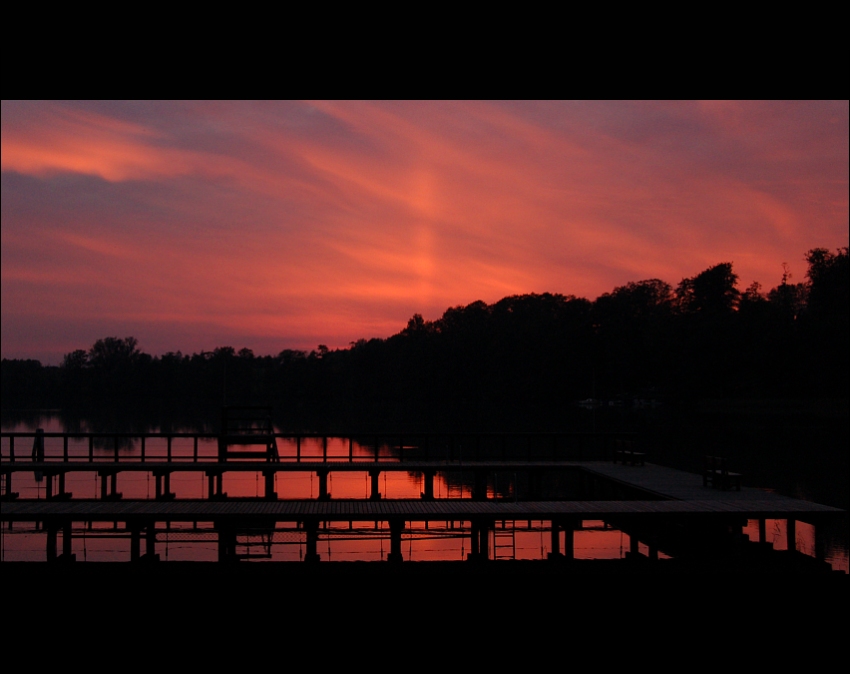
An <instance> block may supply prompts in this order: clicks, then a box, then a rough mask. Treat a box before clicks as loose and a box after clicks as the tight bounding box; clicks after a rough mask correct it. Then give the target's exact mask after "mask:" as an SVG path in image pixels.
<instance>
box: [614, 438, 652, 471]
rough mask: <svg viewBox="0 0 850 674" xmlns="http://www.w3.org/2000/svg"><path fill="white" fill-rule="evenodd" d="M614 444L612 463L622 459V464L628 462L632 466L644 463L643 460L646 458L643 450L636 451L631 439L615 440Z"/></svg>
mask: <svg viewBox="0 0 850 674" xmlns="http://www.w3.org/2000/svg"><path fill="white" fill-rule="evenodd" d="M615 442H616V446H615V448H614V463H617V461H622V462H623V465H625V464H627V463H628V464H630V465H632V466H636V465H638V464H640V465H641V466H642V465H644V461H645V460H646V453H645V452H637V451H635V450H634V448H633V447H632V441H631V440H616V441H615Z"/></svg>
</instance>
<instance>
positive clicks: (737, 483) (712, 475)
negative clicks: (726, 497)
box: [702, 455, 741, 491]
mask: <svg viewBox="0 0 850 674" xmlns="http://www.w3.org/2000/svg"><path fill="white" fill-rule="evenodd" d="M726 463H727V462H726V458H725V457H722V456H709V455H706V457H705V461H704V463H703V469H702V486H703V487H713V488H715V489H722V490H723V491H728V490H729V489H731V488H732V487H733V486H734V487H735V489H736V490H738V491H741V473H732V472H730V471H729V468H728V467H727V465H726Z"/></svg>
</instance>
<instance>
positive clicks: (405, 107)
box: [2, 101, 848, 362]
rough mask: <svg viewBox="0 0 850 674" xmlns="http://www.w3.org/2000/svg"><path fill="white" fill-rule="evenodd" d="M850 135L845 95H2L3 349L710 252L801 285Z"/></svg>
mask: <svg viewBox="0 0 850 674" xmlns="http://www.w3.org/2000/svg"><path fill="white" fill-rule="evenodd" d="M847 148H848V105H847V102H846V101H839V102H829V101H826V102H788V103H786V102H665V103H655V102H635V103H632V102H614V103H609V102H557V101H547V102H504V103H501V102H481V101H473V102H467V101H453V102H451V101H450V102H427V101H426V102H410V101H404V102H324V101H313V102H303V103H302V102H281V103H268V102H265V103H244V102H239V103H230V102H193V103H133V102H124V103H108V102H102V103H60V102H38V103H29V102H8V101H4V102H3V108H2V181H3V182H2V189H3V201H2V209H3V211H2V312H3V314H2V318H3V320H2V346H3V357H37V358H40V359H42V360H44V361H45V362H58V361H59V360H60V359H61V355H62V353H64V352H66V351H67V350H68V343H69V341H71V340H72V339H75V340H81V341H80V342H79V343H76V344H75V345H74V346H73V348H86V347H87V346H89V345H90V344H91V343H92V342H93V341H94V340H95V339H98V338H100V337H103V336H105V334H106V333H108V334H117V335H122V336H123V335H124V334H134V335H135V336H136V337H138V338H139V339H140V346H141V347H142V348H143V349H145V350H148V351H149V352H152V353H162V352H165V351H169V350H177V349H181V350H183V351H184V352H191V351H198V350H201V349H211V348H214V347H216V346H221V345H223V344H232V345H233V346H237V347H241V346H243V345H244V346H248V347H250V348H252V349H254V351H255V352H256V353H277V352H278V351H280V350H282V349H284V348H306V349H309V348H314V347H315V345H316V344H317V343H318V342H319V341H321V342H322V343H326V344H328V345H329V346H331V347H337V346H346V345H347V344H348V343H349V342H350V341H353V340H356V339H359V338H361V337H366V338H369V337H386V336H388V335H390V334H393V333H394V332H397V331H398V330H400V329H401V328H402V327H404V325H405V324H406V321H407V319H408V318H409V317H410V316H411V315H412V314H413V313H421V314H423V315H424V316H425V317H426V318H429V319H433V318H437V317H438V316H439V315H441V314H442V312H443V311H444V310H445V309H446V308H447V307H449V306H456V305H458V304H466V303H469V302H471V301H474V300H478V299H482V300H484V301H487V302H493V301H496V300H498V299H500V298H501V297H503V296H505V295H508V294H521V293H527V292H559V293H563V294H575V295H578V296H584V297H588V298H589V299H593V298H595V297H597V296H598V295H599V294H601V293H603V292H607V291H610V290H611V289H613V288H614V287H615V286H617V285H622V284H624V283H627V282H629V281H636V280H640V279H645V278H653V277H657V278H661V279H664V280H666V281H668V282H669V283H671V284H676V283H677V282H678V281H679V280H681V278H683V277H684V276H692V275H694V274H695V273H698V272H699V271H702V270H703V269H705V268H707V267H708V266H710V265H713V264H716V263H718V262H721V261H731V262H733V263H734V265H735V270H736V272H737V273H738V274H739V275H740V277H741V283H742V285H748V284H749V283H750V282H751V281H753V280H758V281H760V282H761V283H762V284H763V285H764V286H766V287H772V286H773V285H776V284H777V283H778V281H779V279H780V277H781V273H782V268H781V264H782V262H788V263H789V264H790V265H791V268H792V271H794V272H796V278H798V279H800V280H801V279H802V275H803V273H804V270H805V266H804V262H803V254H804V253H805V251H806V250H808V249H810V248H812V247H816V246H825V247H830V248H835V247H838V246H843V245H847V237H848V227H847V222H848V197H847V194H848V150H847ZM47 325H49V326H50V327H49V328H47V329H46V328H45V326H47ZM63 326H66V327H65V328H63ZM104 330H106V333H104Z"/></svg>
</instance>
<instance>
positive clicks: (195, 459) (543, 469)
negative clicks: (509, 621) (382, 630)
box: [0, 433, 847, 571]
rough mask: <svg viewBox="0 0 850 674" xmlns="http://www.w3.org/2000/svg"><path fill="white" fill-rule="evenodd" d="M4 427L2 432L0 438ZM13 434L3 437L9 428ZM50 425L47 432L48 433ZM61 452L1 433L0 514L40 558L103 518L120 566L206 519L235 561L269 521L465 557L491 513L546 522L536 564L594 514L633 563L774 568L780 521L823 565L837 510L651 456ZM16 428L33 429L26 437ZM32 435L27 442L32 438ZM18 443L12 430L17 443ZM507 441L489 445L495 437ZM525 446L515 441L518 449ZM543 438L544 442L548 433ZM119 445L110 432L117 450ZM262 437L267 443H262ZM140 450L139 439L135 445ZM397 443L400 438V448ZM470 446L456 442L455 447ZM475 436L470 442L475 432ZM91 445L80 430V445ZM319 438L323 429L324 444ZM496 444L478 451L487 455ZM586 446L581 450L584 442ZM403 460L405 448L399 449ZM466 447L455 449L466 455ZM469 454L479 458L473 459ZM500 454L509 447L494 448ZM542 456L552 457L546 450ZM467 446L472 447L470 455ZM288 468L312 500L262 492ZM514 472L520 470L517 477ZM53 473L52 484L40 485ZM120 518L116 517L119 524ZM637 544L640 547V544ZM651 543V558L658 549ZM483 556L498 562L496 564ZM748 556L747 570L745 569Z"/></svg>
mask: <svg viewBox="0 0 850 674" xmlns="http://www.w3.org/2000/svg"><path fill="white" fill-rule="evenodd" d="M3 435H4V436H10V435H13V434H5V433H4V434H3ZM20 435H26V434H16V437H17V436H20ZM57 435H60V434H57ZM61 435H63V437H62V447H63V451H58V452H54V454H53V455H52V456H51V455H49V454H50V453H49V452H48V453H46V454H45V453H43V452H42V453H39V452H34V453H33V455H32V456H31V457H27V458H24V457H23V456H22V455H21V453H20V452H19V453H18V454H17V455H15V453H14V448H15V444H14V440H11V441H10V443H9V444H10V451H9V452H8V454H6V455H3V456H0V471H2V474H3V476H4V490H3V493H2V494H0V496H2V497H3V502H2V507H0V513H1V514H2V516H0V521H2V523H3V526H4V527H6V528H7V529H8V528H10V527H15V526H16V525H17V524H18V523H26V522H29V523H33V522H35V523H38V526H39V527H41V528H43V530H44V532H45V541H46V542H45V545H46V550H45V558H46V560H47V561H49V562H61V561H66V562H67V561H72V560H73V559H74V555H73V552H72V546H71V541H72V540H73V538H74V536H75V533H74V532H75V528H79V527H80V526H88V527H91V525H92V523H94V522H98V523H105V522H111V523H114V524H115V530H114V531H115V532H116V535H122V536H125V537H129V538H130V560H129V561H130V562H142V561H154V560H157V559H159V554H158V548H157V545H158V538H157V537H158V535H161V529H157V525H160V526H162V524H163V523H167V524H168V526H171V525H172V524H173V523H186V524H191V523H198V522H204V523H212V524H211V527H212V528H211V530H212V531H214V532H215V535H216V536H217V540H218V544H217V545H218V557H217V559H218V561H219V562H234V561H238V560H239V559H244V558H246V555H244V554H242V555H240V554H238V553H237V545H238V543H239V540H240V536H241V537H243V540H244V537H245V536H246V535H247V534H248V533H249V532H256V531H266V532H269V531H274V530H275V529H276V528H282V529H285V530H286V531H287V532H291V535H292V536H296V537H299V539H300V540H302V541H303V545H304V548H305V550H306V552H305V554H304V555H303V561H304V562H307V563H316V562H320V561H321V554H320V552H319V550H318V547H317V543H318V540H319V537H320V533H321V532H322V531H326V530H327V529H328V527H333V526H335V525H345V524H347V525H348V526H349V527H350V528H351V529H352V530H353V529H354V523H365V524H367V525H371V524H374V526H375V527H376V528H377V527H378V525H379V523H380V525H381V531H387V533H388V541H389V552H388V554H387V557H386V559H387V561H388V562H398V563H400V562H402V561H403V555H402V541H403V537H404V535H405V532H409V531H410V530H411V527H412V526H413V525H414V523H417V525H418V526H424V527H425V528H426V529H427V528H428V527H429V526H438V525H439V524H440V523H442V524H449V523H451V525H452V526H454V523H457V528H458V530H460V531H462V532H463V535H465V536H467V539H468V549H469V555H468V560H469V561H479V562H480V561H488V560H489V561H494V560H497V559H498V556H497V550H496V546H497V545H498V543H497V539H496V535H497V533H498V531H497V530H498V527H499V523H501V526H502V528H503V529H504V527H505V523H506V522H511V523H516V522H529V523H530V522H531V521H538V522H545V523H546V528H547V530H548V540H549V549H550V552H549V554H548V558H549V560H552V561H555V562H560V563H567V562H570V561H574V546H573V534H574V532H578V531H581V530H582V529H583V527H584V523H585V522H588V521H594V522H596V521H602V522H604V523H605V525H606V526H611V527H615V528H617V529H619V530H620V531H623V532H624V533H626V534H627V535H628V537H629V553H628V555H627V557H628V558H629V559H631V560H632V561H634V560H638V559H643V560H645V561H647V562H658V561H659V558H660V557H664V558H665V560H666V561H667V562H676V563H677V564H679V566H680V567H681V566H683V565H688V564H689V565H691V566H692V567H693V568H703V567H704V565H705V564H706V560H712V563H714V564H721V565H727V566H730V565H731V566H730V568H732V567H734V566H735V565H736V564H737V565H741V564H744V565H746V566H747V568H751V567H752V568H756V567H757V566H758V564H773V563H774V562H773V561H770V562H768V560H775V559H776V555H773V556H771V555H770V554H767V552H768V550H767V548H768V547H769V543H767V542H766V535H765V531H764V522H765V521H767V520H784V521H785V523H786V526H785V531H786V536H787V541H786V548H787V550H788V551H791V553H793V551H794V547H795V527H796V523H797V522H804V523H807V524H811V525H813V526H814V527H815V554H814V556H813V557H807V559H808V560H810V561H805V560H801V559H798V558H797V557H803V555H797V556H795V555H793V554H790V555H785V557H794V558H795V561H794V564H793V565H792V566H793V567H794V568H798V567H799V568H806V569H808V570H815V569H819V570H821V571H823V570H828V566H829V565H828V564H827V563H826V562H824V549H823V544H822V542H820V543H819V542H818V536H817V532H818V530H819V528H820V527H821V526H822V525H823V524H824V523H825V522H829V521H832V520H834V519H835V518H842V517H843V518H846V516H847V513H846V511H844V510H841V509H839V508H834V507H831V506H826V505H822V504H818V503H813V502H810V501H805V500H802V499H795V498H790V497H786V496H782V495H779V494H775V493H771V492H767V491H763V490H760V489H754V488H750V487H746V486H744V487H741V488H740V490H737V489H736V490H730V489H719V488H716V487H712V486H706V484H705V482H704V480H703V477H702V476H701V475H699V474H693V473H687V472H684V471H680V470H675V469H672V468H667V467H663V466H659V465H656V464H653V463H652V462H651V461H642V462H641V463H642V465H639V464H638V463H636V462H634V463H618V462H616V461H615V460H611V459H601V458H597V459H586V458H580V459H577V458H573V457H574V456H575V453H573V455H572V456H569V455H568V453H566V452H562V453H561V455H560V458H552V456H551V455H550V456H549V457H548V458H546V456H545V455H546V453H545V452H544V453H543V455H538V458H534V457H532V458H528V457H527V456H526V457H523V458H516V454H514V456H513V457H509V458H504V459H481V458H472V459H467V460H462V459H461V458H460V457H455V458H451V459H448V458H443V459H434V458H431V457H429V456H428V454H427V453H423V452H419V455H420V456H425V457H426V458H403V457H401V456H399V454H400V453H397V454H396V456H392V457H386V456H383V457H382V456H381V455H380V452H379V451H378V449H377V445H376V450H375V454H374V456H371V457H365V458H364V457H355V456H354V453H353V452H350V453H349V456H348V457H333V456H328V455H327V452H325V453H324V454H323V455H322V456H318V457H316V456H302V455H301V452H300V447H301V445H300V442H299V443H297V449H298V451H297V453H296V454H295V455H292V456H287V455H286V454H285V453H280V452H278V451H277V446H276V443H275V442H274V441H269V440H268V437H259V438H251V442H250V443H248V442H246V443H245V444H259V445H262V446H264V447H265V448H264V449H263V450H261V451H260V452H254V453H252V454H246V455H245V456H246V457H250V458H245V459H241V460H240V458H239V455H238V454H237V451H238V450H236V451H226V449H227V445H226V443H225V442H224V441H222V440H220V439H219V440H218V445H217V448H218V456H204V455H203V453H199V451H198V436H194V451H193V452H192V453H191V454H189V455H186V456H176V455H174V454H172V452H171V439H169V440H168V443H167V444H168V452H167V454H166V455H165V456H152V455H150V454H149V453H146V452H144V451H143V452H142V453H141V454H140V455H138V456H125V455H122V454H120V453H119V452H118V451H117V450H116V451H115V453H114V455H113V456H112V457H109V458H104V457H103V456H102V455H100V456H98V455H97V454H96V453H95V452H94V451H88V452H83V453H81V454H78V455H74V454H73V453H72V452H69V450H68V447H69V437H70V435H71V434H61ZM28 437H34V436H33V434H29V436H28ZM38 442H39V440H38V439H37V438H36V444H37V443H38ZM21 444H23V443H22V441H21V440H18V446H20V445H21ZM505 444H506V443H504V442H502V446H503V447H504V446H505ZM530 444H531V443H527V446H530ZM544 444H545V445H546V446H551V447H557V444H556V443H555V442H550V439H549V438H547V439H546V440H545V442H544ZM117 445H118V443H117V441H116V446H117ZM272 445H274V450H272V449H271V448H272ZM143 446H144V445H143ZM400 446H401V447H404V445H403V444H400ZM468 446H469V443H467V447H468ZM478 446H479V447H480V446H481V443H480V440H479V442H478ZM91 447H93V441H92V440H91V439H89V448H91ZM324 447H325V448H326V447H327V439H325V440H324ZM494 453H495V454H498V452H491V454H494ZM585 453H586V452H585ZM407 454H408V457H410V456H411V455H414V456H415V454H416V453H415V452H412V451H408V453H407ZM470 454H471V452H468V453H467V456H469V455H470ZM480 454H481V453H480V452H479V454H478V456H480ZM504 454H508V452H505V453H504ZM551 454H552V455H555V456H557V454H558V453H557V451H553V452H552V453H551ZM472 456H475V455H474V454H472ZM352 471H356V472H362V473H367V474H368V475H369V476H370V485H371V488H370V493H369V495H368V496H367V497H366V498H361V499H350V498H346V499H335V498H333V497H332V495H331V494H330V491H329V489H328V479H329V476H330V475H332V474H334V473H337V472H352ZM399 471H400V472H405V473H416V474H420V475H421V476H422V480H423V486H424V488H423V490H422V492H421V494H420V497H419V498H405V499H388V498H385V497H384V496H383V495H382V494H381V493H380V490H379V481H378V478H379V476H380V475H381V474H383V473H385V472H399ZM79 472H87V473H93V474H96V475H97V479H98V480H100V485H101V489H100V498H95V499H90V498H89V499H84V498H75V497H74V495H73V494H72V493H69V492H67V491H65V476H67V475H69V474H74V473H79ZM139 472H143V473H146V474H147V475H149V476H151V477H152V478H153V479H154V480H155V482H156V491H155V495H154V497H153V498H150V499H125V498H123V497H122V495H121V492H120V491H118V480H119V476H120V475H121V474H124V473H139ZM176 472H192V473H195V474H197V475H198V476H199V478H201V479H204V480H206V484H207V494H206V498H201V499H195V498H192V499H187V498H176V497H175V494H174V493H173V492H172V491H171V489H170V483H169V480H170V476H171V475H172V474H173V473H176ZM246 472H249V473H251V472H253V473H256V474H257V475H258V476H259V475H262V476H263V477H262V480H263V485H264V489H263V492H262V494H261V495H260V496H258V497H257V498H232V497H228V496H227V494H226V492H225V491H224V490H223V488H222V484H223V476H224V475H225V474H227V473H246ZM555 472H557V473H559V474H560V475H564V476H567V477H566V478H565V481H566V482H567V483H569V485H571V486H570V489H569V490H568V491H569V493H568V494H566V495H565V496H562V497H557V498H553V497H552V494H550V493H547V492H546V490H545V489H543V481H544V479H545V478H546V476H547V475H551V474H552V473H555ZM22 473H31V474H32V473H40V474H42V475H44V476H46V477H47V485H48V486H47V488H46V490H45V497H44V498H39V499H31V498H29V499H28V498H19V497H18V495H17V494H16V492H14V491H13V490H12V485H13V484H15V482H16V480H18V479H19V477H20V476H21V474H22ZM287 473H311V474H312V475H314V476H315V477H316V478H317V479H318V482H319V493H318V496H317V497H315V498H311V499H293V498H285V495H283V497H282V496H281V495H280V494H278V493H277V492H276V491H275V488H274V485H275V476H277V475H279V474H287ZM452 473H455V474H458V476H465V478H464V479H467V480H469V481H470V482H471V484H472V487H471V490H470V496H469V497H468V498H446V497H437V496H436V495H435V492H434V486H433V485H434V479H435V476H437V475H447V474H452ZM497 474H503V475H511V476H513V478H514V480H515V481H517V480H520V479H521V481H522V484H523V485H524V491H523V493H522V494H521V495H520V494H518V493H516V492H514V493H513V495H512V496H505V495H503V494H499V493H495V492H494V490H492V489H490V490H488V484H490V483H491V480H492V478H493V476H494V475H497ZM518 476H521V477H518ZM54 479H55V481H56V482H58V483H59V487H58V489H56V490H55V491H54V490H53V488H52V486H50V485H53V483H54ZM748 520H757V521H758V522H759V540H758V541H755V542H752V541H749V539H747V537H746V536H744V535H743V534H742V530H743V527H744V526H745V525H746V524H747V521H748ZM119 523H121V524H120V526H119ZM641 549H644V552H643V553H642V552H641ZM659 553H661V554H659ZM494 563H500V562H495V561H494ZM754 565H755V566H754Z"/></svg>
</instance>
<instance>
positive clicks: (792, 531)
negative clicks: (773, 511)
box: [785, 517, 797, 552]
mask: <svg viewBox="0 0 850 674" xmlns="http://www.w3.org/2000/svg"><path fill="white" fill-rule="evenodd" d="M785 541H786V543H787V545H788V551H789V552H794V551H795V550H796V549H797V520H795V519H792V518H790V517H789V518H788V520H787V525H786V527H785Z"/></svg>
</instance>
